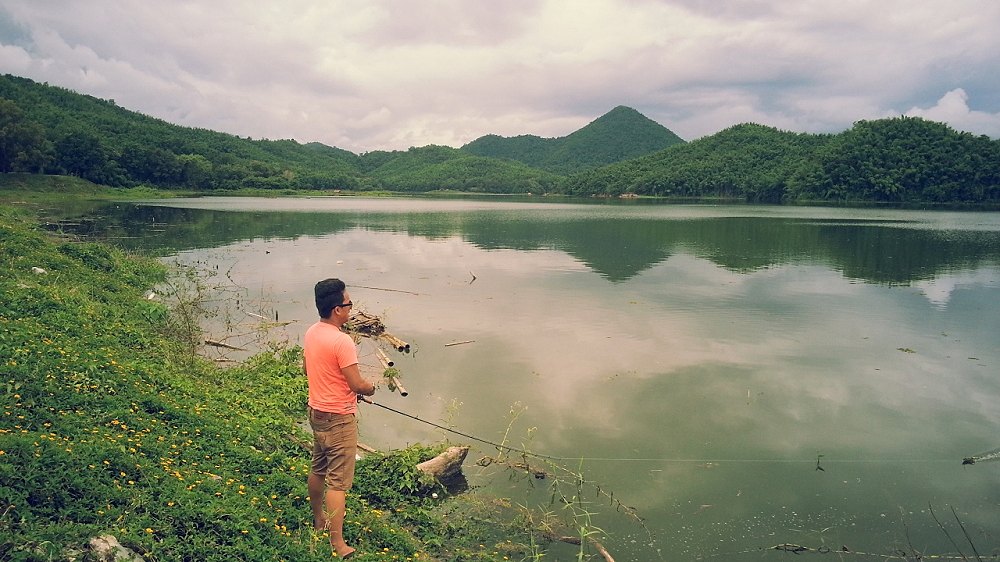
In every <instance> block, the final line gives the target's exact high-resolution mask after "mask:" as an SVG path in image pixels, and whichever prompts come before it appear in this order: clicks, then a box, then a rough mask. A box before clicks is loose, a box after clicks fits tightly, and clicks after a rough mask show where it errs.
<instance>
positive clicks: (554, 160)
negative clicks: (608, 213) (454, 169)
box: [461, 105, 684, 175]
mask: <svg viewBox="0 0 1000 562" xmlns="http://www.w3.org/2000/svg"><path fill="white" fill-rule="evenodd" d="M683 143H684V140H683V139H681V138H680V137H678V136H677V135H675V134H674V133H673V132H672V131H671V130H670V129H667V128H666V127H664V126H663V125H660V124H659V123H657V122H656V121H653V120H652V119H650V118H648V117H646V116H645V115H643V114H641V113H639V112H638V111H636V110H634V109H632V108H631V107H625V106H623V105H620V106H618V107H616V108H614V109H612V110H611V111H609V112H607V113H605V114H604V115H602V116H601V117H599V118H597V119H595V120H594V121H592V122H591V123H590V124H588V125H587V126H585V127H583V128H582V129H580V130H578V131H576V132H574V133H571V134H570V135H568V136H565V137H558V138H551V139H545V138H542V137H538V136H535V135H520V136H516V137H509V138H508V137H501V136H499V135H486V136H484V137H480V138H478V139H476V140H474V141H472V142H470V143H468V144H466V145H465V146H463V147H462V148H461V150H463V151H465V152H468V153H470V154H475V155H477V156H485V157H488V158H504V159H508V160H516V161H518V162H522V163H524V164H527V165H528V166H531V167H533V168H540V169H542V170H546V171H549V172H552V173H556V174H562V175H566V174H572V173H576V172H582V171H585V170H591V169H594V168H599V167H601V166H606V165H608V164H613V163H615V162H621V161H623V160H629V159H632V158H637V157H640V156H644V155H646V154H650V153H653V152H657V151H659V150H662V149H664V148H667V147H670V146H674V145H677V144H683Z"/></svg>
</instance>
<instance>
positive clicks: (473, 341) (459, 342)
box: [444, 340, 476, 347]
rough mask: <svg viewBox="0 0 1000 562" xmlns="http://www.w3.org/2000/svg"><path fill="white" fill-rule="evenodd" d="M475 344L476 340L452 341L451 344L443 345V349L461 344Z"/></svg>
mask: <svg viewBox="0 0 1000 562" xmlns="http://www.w3.org/2000/svg"><path fill="white" fill-rule="evenodd" d="M475 342H476V340H465V341H453V342H451V343H446V344H444V346H445V347H451V346H453V345H462V344H466V343H475Z"/></svg>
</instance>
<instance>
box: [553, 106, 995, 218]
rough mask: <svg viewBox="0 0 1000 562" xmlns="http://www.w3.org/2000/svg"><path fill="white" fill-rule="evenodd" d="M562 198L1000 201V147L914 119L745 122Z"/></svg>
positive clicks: (597, 175) (622, 168) (579, 177)
mask: <svg viewBox="0 0 1000 562" xmlns="http://www.w3.org/2000/svg"><path fill="white" fill-rule="evenodd" d="M563 189H564V190H565V192H566V193H571V194H577V195H585V194H586V195H592V194H600V195H605V196H620V195H623V194H635V195H652V196H672V197H678V196H679V197H726V198H737V199H741V200H745V201H751V202H768V203H781V202H795V201H878V202H892V203H941V202H950V203H955V202H962V203H984V202H1000V141H995V140H990V139H989V138H988V137H985V136H975V135H972V134H970V133H959V132H957V131H955V130H953V129H951V128H950V127H948V126H947V125H945V124H942V123H936V122H933V121H927V120H924V119H920V118H913V117H899V118H893V119H880V120H877V121H859V122H857V123H855V125H854V126H853V127H852V128H851V129H849V130H847V131H845V132H843V133H840V134H837V135H816V134H808V133H792V132H788V131H780V130H778V129H775V128H773V127H766V126H763V125H757V124H753V123H747V124H742V125H735V126H733V127H730V128H728V129H725V130H723V131H721V132H719V133H716V134H714V135H711V136H708V137H704V138H701V139H698V140H695V141H693V142H690V143H687V144H684V145H678V146H673V147H670V148H667V149H665V150H662V151H660V152H657V153H654V154H651V155H648V156H644V157H641V158H636V159H633V160H628V161H625V162H620V163H617V164H613V165H610V166H606V167H604V168H600V169H596V170H591V171H588V172H584V173H580V174H576V175H574V176H572V177H570V178H569V179H568V180H567V181H566V182H564V183H563Z"/></svg>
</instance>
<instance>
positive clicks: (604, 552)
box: [546, 533, 615, 562]
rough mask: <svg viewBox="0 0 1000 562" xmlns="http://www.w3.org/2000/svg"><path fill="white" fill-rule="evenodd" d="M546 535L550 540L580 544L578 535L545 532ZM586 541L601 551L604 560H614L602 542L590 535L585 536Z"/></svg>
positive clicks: (612, 561)
mask: <svg viewBox="0 0 1000 562" xmlns="http://www.w3.org/2000/svg"><path fill="white" fill-rule="evenodd" d="M546 536H547V537H548V538H549V539H550V540H555V541H560V542H564V543H569V544H577V545H578V544H580V537H574V536H569V535H555V534H551V533H547V534H546ZM587 542H588V543H590V546H592V547H594V550H596V551H597V552H599V553H601V556H603V557H604V560H606V561H607V562H615V559H614V558H612V557H611V553H610V552H608V549H606V548H604V545H603V544H601V543H599V542H597V541H596V540H594V539H592V538H590V537H587Z"/></svg>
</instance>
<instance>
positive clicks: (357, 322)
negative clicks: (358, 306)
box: [347, 310, 410, 351]
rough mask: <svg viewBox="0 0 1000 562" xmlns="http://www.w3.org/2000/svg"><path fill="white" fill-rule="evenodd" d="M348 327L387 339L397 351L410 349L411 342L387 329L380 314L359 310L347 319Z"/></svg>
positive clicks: (360, 332)
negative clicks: (375, 314)
mask: <svg viewBox="0 0 1000 562" xmlns="http://www.w3.org/2000/svg"><path fill="white" fill-rule="evenodd" d="M347 329H348V330H349V331H351V332H354V333H356V334H360V335H362V336H367V337H370V338H378V339H383V340H385V341H387V342H388V343H389V344H390V345H392V347H394V348H396V351H409V350H410V344H408V343H406V342H405V341H403V340H401V339H399V338H397V337H396V336H394V335H392V334H390V333H389V332H386V331H385V324H383V323H382V320H380V319H379V317H378V316H372V315H371V314H368V313H366V312H363V311H360V310H359V311H357V312H355V313H354V314H352V315H351V317H350V319H349V320H348V321H347Z"/></svg>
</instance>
